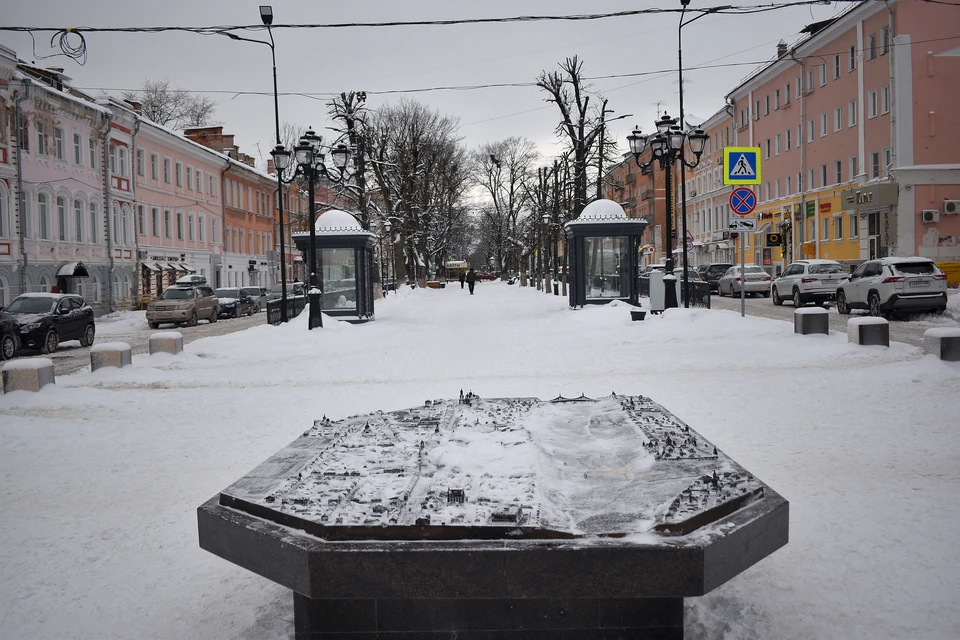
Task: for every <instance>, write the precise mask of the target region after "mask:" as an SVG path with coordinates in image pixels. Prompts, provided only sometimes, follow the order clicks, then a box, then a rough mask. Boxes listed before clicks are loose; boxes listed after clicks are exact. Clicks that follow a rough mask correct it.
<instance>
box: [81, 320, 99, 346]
mask: <svg viewBox="0 0 960 640" xmlns="http://www.w3.org/2000/svg"><path fill="white" fill-rule="evenodd" d="M96 335H97V329H96V328H95V327H94V326H93V324H88V325H87V328H86V329H84V330H83V335H82V336H81V337H80V346H81V347H89V346H90V345H92V344H93V340H94V338H95V337H96Z"/></svg>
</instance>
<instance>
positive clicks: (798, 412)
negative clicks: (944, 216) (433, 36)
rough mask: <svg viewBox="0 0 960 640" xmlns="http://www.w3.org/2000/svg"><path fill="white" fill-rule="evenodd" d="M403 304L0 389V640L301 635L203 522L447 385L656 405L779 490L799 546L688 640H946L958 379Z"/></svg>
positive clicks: (490, 294)
mask: <svg viewBox="0 0 960 640" xmlns="http://www.w3.org/2000/svg"><path fill="white" fill-rule="evenodd" d="M398 293H399V295H392V294H391V295H390V296H389V297H388V298H386V299H385V300H381V301H378V302H377V319H376V321H375V322H372V323H369V324H366V325H357V326H353V325H349V324H346V323H342V322H337V321H335V320H333V319H332V318H329V317H324V327H325V328H324V329H323V330H319V329H318V330H314V331H307V329H306V323H307V319H306V314H302V315H301V316H300V317H298V318H297V319H295V320H294V321H293V322H291V323H289V324H288V325H287V326H283V327H271V326H267V325H264V326H256V327H252V328H250V329H247V330H245V331H242V332H237V333H233V334H229V335H224V336H216V337H209V338H203V339H200V340H197V341H195V342H192V343H190V344H189V345H187V346H186V348H185V353H183V354H180V355H178V356H171V355H169V354H155V355H153V356H145V355H134V356H133V364H134V366H133V367H125V368H123V369H116V368H106V369H101V370H98V371H97V372H96V373H92V374H91V373H83V372H81V373H77V374H75V375H70V376H64V377H61V378H60V379H58V380H57V384H56V385H48V386H46V387H44V388H43V389H42V390H41V391H40V392H38V393H32V394H11V395H9V396H0V485H2V486H3V488H4V490H3V492H2V493H0V513H2V514H3V515H2V517H0V539H2V540H3V542H4V544H3V545H2V547H0V575H3V580H0V637H3V638H18V639H32V638H37V639H41V638H92V637H97V638H142V637H159V638H198V639H199V638H205V639H206V638H237V637H249V638H267V639H280V638H291V637H292V635H293V625H292V619H293V612H292V598H291V597H290V594H289V592H287V591H286V590H285V589H283V588H281V587H278V586H276V585H274V584H272V583H270V582H269V581H267V580H265V579H263V578H260V577H258V576H256V575H253V574H251V573H249V572H247V571H246V570H244V569H241V568H239V567H236V566H234V565H232V564H230V563H228V562H226V561H224V560H221V559H220V558H217V557H215V556H213V555H211V554H209V553H206V552H204V551H202V550H201V549H200V548H199V546H198V543H197V525H196V508H197V506H199V505H200V504H201V503H203V502H204V501H206V500H207V499H209V498H210V497H212V496H214V495H216V494H217V492H219V491H220V490H221V489H224V488H225V487H227V486H228V485H229V484H231V483H232V482H233V481H235V480H236V479H238V478H240V477H241V476H243V475H244V474H246V473H247V472H249V471H250V470H251V469H253V468H254V467H255V466H257V465H258V464H260V463H261V462H262V461H264V460H265V459H266V458H268V457H270V456H271V455H272V454H274V453H276V452H277V451H278V450H280V449H281V448H283V447H284V446H286V445H287V444H288V443H290V442H291V441H292V440H294V439H295V438H296V437H297V436H298V435H300V434H301V433H303V431H304V430H305V429H307V428H309V427H310V426H311V425H312V424H313V420H314V419H315V418H319V417H321V416H322V415H324V414H326V415H328V416H330V417H333V418H340V417H344V416H347V415H352V414H359V413H367V412H371V411H376V410H378V409H382V410H384V411H390V410H396V409H403V408H408V407H414V406H420V405H421V404H422V403H423V401H424V400H425V399H428V398H453V397H457V395H458V393H459V391H460V389H463V390H464V392H467V391H471V390H472V391H474V392H475V393H477V394H479V395H480V396H482V397H487V398H490V397H515V396H537V397H540V398H542V399H549V398H553V397H555V396H556V395H558V394H562V395H564V396H566V397H576V396H578V395H580V394H581V393H585V394H586V395H587V396H592V397H598V396H606V395H609V394H610V392H611V391H616V392H618V393H624V394H643V395H646V396H649V397H651V398H652V399H653V400H654V401H656V402H658V403H660V404H662V405H663V406H664V407H665V408H666V409H667V410H669V411H672V412H673V413H674V414H676V415H677V417H678V418H679V419H681V420H683V421H684V422H686V423H687V424H689V425H690V426H691V427H693V428H694V429H696V430H697V431H698V432H700V433H701V434H702V435H703V436H704V437H706V438H708V439H709V440H711V441H712V442H714V443H716V444H717V446H718V447H719V448H720V449H722V450H723V451H724V452H725V453H727V454H729V455H730V456H731V457H733V458H734V459H735V460H736V461H737V462H739V463H741V464H742V465H743V466H744V467H746V468H747V469H749V470H750V471H751V472H753V473H755V474H756V475H757V476H758V477H759V478H760V479H762V480H763V481H764V482H766V483H768V484H769V485H770V486H771V487H773V488H774V489H775V490H776V491H777V492H779V493H781V494H782V495H784V497H786V498H787V499H788V500H790V503H791V505H790V513H791V530H790V543H789V544H788V545H787V547H785V548H784V549H782V550H780V551H777V552H776V553H775V554H774V555H772V556H771V557H769V558H767V559H765V560H763V561H761V562H760V563H759V564H757V565H756V566H754V567H752V568H751V569H749V570H747V571H746V572H744V573H743V574H741V575H739V576H737V577H735V578H733V579H732V580H731V581H730V582H728V583H726V584H725V585H723V586H721V587H719V588H717V589H716V590H714V591H713V592H712V593H710V594H708V595H707V596H704V597H702V598H695V599H690V600H688V605H687V606H688V609H687V636H686V637H688V638H693V639H698V640H699V639H706V638H709V639H711V640H712V639H718V640H719V639H721V638H724V639H726V640H733V639H739V640H745V639H763V640H776V639H795V638H838V637H842V638H870V639H871V640H876V639H884V638H908V637H909V638H953V637H957V636H958V635H960V633H958V632H960V614H958V612H957V609H956V607H955V605H954V603H955V602H956V601H957V600H958V599H960V580H957V578H956V568H957V567H958V566H960V545H957V544H956V535H957V531H958V530H960V501H958V500H957V497H956V490H957V486H958V481H960V465H958V464H957V460H958V459H960V438H958V437H957V432H956V426H957V415H958V404H957V402H958V400H957V398H958V395H957V389H958V388H960V363H947V362H942V361H940V360H937V359H936V358H934V357H932V356H923V354H922V351H921V350H920V349H918V348H915V347H912V346H909V345H904V344H901V343H892V344H891V346H890V348H889V349H882V348H870V349H865V348H862V347H857V346H856V345H852V344H848V343H847V338H846V336H845V335H843V334H841V333H837V334H831V335H829V336H816V337H811V336H801V335H796V334H794V333H793V327H792V326H791V324H790V323H789V322H783V321H777V320H769V319H764V318H751V317H747V318H740V317H739V314H738V313H736V312H728V311H719V310H707V309H671V310H670V311H667V312H666V313H664V314H663V315H662V316H650V315H648V316H647V319H646V320H645V321H644V322H631V321H630V314H629V310H628V308H626V307H624V306H623V305H618V306H613V305H608V306H606V307H588V308H585V309H582V310H577V311H571V310H569V309H568V308H567V303H566V300H565V299H563V298H561V297H554V296H550V295H545V294H543V293H542V292H537V291H536V290H535V289H530V288H519V287H516V286H513V287H511V286H508V285H506V284H505V283H504V284H502V283H497V282H492V283H487V282H484V283H482V284H481V285H480V286H479V287H478V288H477V294H476V295H474V296H470V295H469V294H468V293H467V292H466V291H463V290H461V289H460V288H459V287H447V288H446V289H442V290H420V289H417V290H413V289H409V288H403V289H401V290H400V291H399V292H398ZM956 304H957V296H956V295H953V296H951V308H954V309H955V308H956V307H955V305H956ZM128 317H131V316H127V315H124V316H122V317H121V319H119V320H118V321H117V322H126V319H127V318H128ZM145 324H146V323H145V321H144V325H145ZM108 326H110V322H109V321H106V322H105V321H102V320H100V321H98V332H99V333H101V335H103V333H104V332H103V328H104V327H108ZM108 333H109V330H108ZM120 333H122V332H120ZM584 444H586V445H588V446H589V443H584ZM564 450H565V445H564V443H563V442H556V443H555V446H554V447H553V449H552V450H547V449H544V450H543V451H541V452H539V453H538V454H537V456H538V457H540V456H542V459H547V458H550V457H551V456H555V455H561V454H562V453H563V452H564ZM536 459H537V458H536V457H535V458H534V460H536ZM632 464H637V465H642V464H644V460H643V457H642V456H640V457H638V458H637V459H636V460H634V461H633V462H632ZM577 488H578V487H576V486H575V485H574V486H567V487H561V489H562V490H564V491H576V490H577ZM557 579H566V576H558V577H557Z"/></svg>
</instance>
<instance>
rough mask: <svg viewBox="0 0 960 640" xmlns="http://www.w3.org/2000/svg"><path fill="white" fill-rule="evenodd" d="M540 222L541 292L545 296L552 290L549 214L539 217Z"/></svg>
mask: <svg viewBox="0 0 960 640" xmlns="http://www.w3.org/2000/svg"><path fill="white" fill-rule="evenodd" d="M540 220H541V222H543V241H542V244H543V252H544V254H545V255H544V257H543V292H544V293H546V294H547V295H549V294H550V289H552V288H553V281H552V277H551V274H550V234H552V233H553V229H552V227H551V226H550V214H549V213H544V214H543V215H542V216H540Z"/></svg>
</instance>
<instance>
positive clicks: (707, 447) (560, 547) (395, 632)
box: [197, 394, 789, 640]
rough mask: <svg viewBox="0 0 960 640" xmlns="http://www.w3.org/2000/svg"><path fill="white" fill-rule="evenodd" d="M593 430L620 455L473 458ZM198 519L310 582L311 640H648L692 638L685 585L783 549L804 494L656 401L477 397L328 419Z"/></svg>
mask: <svg viewBox="0 0 960 640" xmlns="http://www.w3.org/2000/svg"><path fill="white" fill-rule="evenodd" d="M524 425H531V427H532V428H531V429H529V430H527V429H526V428H525V426H524ZM581 430H586V431H588V432H589V433H591V434H592V437H593V438H594V439H595V441H596V442H595V444H597V445H598V446H601V447H602V448H603V449H604V450H605V451H607V452H608V453H609V454H610V456H609V458H606V457H605V461H603V460H600V459H597V458H595V457H594V456H593V455H592V454H591V451H592V449H591V448H590V446H586V447H584V450H583V451H578V450H577V447H576V446H575V445H572V444H570V443H569V442H568V441H567V440H566V439H564V440H563V442H564V443H565V444H564V446H563V447H562V448H560V449H558V450H556V451H551V452H550V454H549V455H548V456H546V457H545V458H543V459H541V460H540V464H541V467H540V469H539V470H540V473H533V472H527V473H525V472H523V471H520V469H519V468H514V469H511V470H510V471H508V472H503V473H501V472H500V471H499V470H498V469H499V466H498V465H497V464H492V463H488V464H484V463H482V462H479V463H478V464H477V468H475V469H474V468H471V467H469V466H468V463H467V462H465V461H469V460H472V459H474V458H476V457H477V455H473V456H471V455H469V454H471V453H476V454H479V452H480V451H484V450H488V449H487V448H486V447H489V445H490V443H500V444H502V446H503V447H504V454H503V455H504V456H510V455H514V454H512V453H511V452H516V451H521V452H522V451H523V449H522V448H523V447H526V446H527V445H531V447H533V446H543V445H546V444H547V443H549V442H554V438H566V437H571V438H573V440H574V441H575V440H578V439H581V438H580V431H581ZM476 443H483V446H482V447H481V448H480V449H477V450H476V451H475V452H474V451H473V450H471V449H470V447H471V446H474V445H475V444H476ZM477 446H479V445H477ZM518 448H519V449H518ZM532 450H533V449H532V448H531V451H532ZM465 454H466V455H465ZM445 455H446V456H449V457H450V458H451V459H452V460H456V461H457V463H456V464H449V465H447V464H445V463H444V462H443V460H444V456H445ZM516 455H519V454H516ZM524 455H526V454H524ZM404 461H407V462H409V463H411V464H408V465H405V463H404ZM542 465H547V466H550V470H549V472H548V471H545V470H542ZM529 466H530V467H531V468H536V467H538V465H534V464H531V465H529ZM555 474H560V475H564V474H565V475H567V476H568V477H569V479H570V480H572V481H574V484H573V485H564V486H575V487H577V490H576V491H575V492H574V493H575V494H578V495H572V496H569V497H564V498H563V499H560V498H558V497H557V496H556V495H555V494H554V493H553V486H552V480H554V475H555ZM515 496H516V498H514V497H515ZM624 499H626V500H629V504H628V509H627V510H628V511H629V513H624V512H623V505H622V503H621V501H622V500H624ZM197 515H198V524H199V539H200V546H201V547H202V548H203V549H206V550H207V551H210V552H212V553H214V554H216V555H218V556H220V557H222V558H224V559H226V560H229V561H231V562H234V563H236V564H238V565H240V566H242V567H245V568H247V569H249V570H250V571H253V572H254V573H257V574H259V575H261V576H263V577H265V578H268V579H269V580H272V581H274V582H277V583H278V584H281V585H284V586H286V587H288V588H289V589H291V590H292V591H293V592H294V614H295V615H294V617H295V622H294V626H295V635H296V638H297V639H298V640H305V639H307V638H317V639H319V638H325V639H338V640H340V639H342V640H347V639H351V640H373V639H377V640H414V639H417V640H440V639H443V640H454V639H456V640H481V639H482V640H541V639H542V640H548V639H549V640H554V639H561V638H563V639H571V640H573V639H576V640H607V639H609V640H616V639H622V640H640V639H654V638H656V639H682V638H683V634H684V631H683V598H685V597H688V596H700V595H703V594H705V593H708V592H709V591H711V590H712V589H714V588H716V587H717V586H719V585H721V584H723V583H724V582H726V581H727V580H729V579H731V578H733V577H734V576H736V575H737V574H738V573H740V572H742V571H743V570H745V569H746V568H748V567H750V566H751V565H753V564H755V563H756V562H758V561H760V560H761V559H763V558H764V557H766V556H767V555H769V554H771V553H773V552H774V551H776V550H777V549H778V548H780V547H782V546H783V545H785V544H786V543H787V539H788V519H789V505H788V503H787V501H786V500H784V499H783V498H782V497H781V496H780V495H778V494H777V493H776V492H774V491H773V490H772V489H770V487H768V486H767V485H765V484H763V483H762V482H760V481H759V480H758V479H756V478H755V477H754V476H753V475H752V474H750V473H749V472H747V471H746V470H745V469H743V468H742V467H740V466H739V465H737V464H736V463H735V462H734V461H733V460H731V459H730V458H729V457H727V456H726V455H724V454H723V453H722V452H720V451H718V450H717V448H716V447H715V446H714V445H713V444H711V443H710V442H708V441H707V440H706V439H705V438H703V437H702V436H701V435H700V434H698V433H696V432H694V431H693V430H692V429H690V428H689V427H688V426H687V425H685V424H683V423H682V422H680V421H679V420H677V419H676V418H675V417H674V416H673V415H672V414H669V413H668V412H666V411H665V410H664V409H663V408H662V407H660V406H659V405H657V404H656V403H653V402H652V401H651V400H649V399H648V398H644V397H642V396H632V397H631V396H613V397H611V398H606V399H602V400H598V401H593V400H590V399H588V398H578V399H574V400H570V399H565V398H558V399H555V400H554V401H551V402H549V403H546V402H541V401H539V400H537V399H535V398H527V399H495V400H490V401H481V400H480V399H478V398H476V397H475V396H473V397H471V396H470V395H469V394H468V396H467V397H466V398H461V400H460V401H459V402H456V401H432V402H431V401H427V403H426V404H425V405H424V407H421V408H417V409H410V410H407V411H401V412H394V413H392V414H384V413H380V412H378V413H376V414H369V415H364V416H352V417H350V418H347V419H346V420H343V421H339V422H331V421H329V420H327V419H323V420H318V421H316V423H315V424H314V427H313V428H312V429H309V430H308V431H307V432H305V433H304V435H303V436H302V437H301V438H298V439H297V440H296V441H294V442H293V443H291V445H290V446H288V447H287V448H285V449H283V450H282V451H280V452H279V453H277V454H276V455H274V456H273V457H271V458H270V459H269V460H267V461H266V462H265V463H263V464H262V465H260V466H259V467H257V468H256V469H255V470H253V471H252V472H251V473H249V474H248V475H247V476H245V477H244V478H242V479H240V480H239V481H237V482H236V483H234V484H233V485H231V486H230V487H228V488H227V489H225V490H224V491H222V492H221V493H220V494H219V495H217V496H214V497H213V498H211V499H210V500H209V501H208V502H206V503H205V504H203V505H202V506H200V507H199V509H198V514H197Z"/></svg>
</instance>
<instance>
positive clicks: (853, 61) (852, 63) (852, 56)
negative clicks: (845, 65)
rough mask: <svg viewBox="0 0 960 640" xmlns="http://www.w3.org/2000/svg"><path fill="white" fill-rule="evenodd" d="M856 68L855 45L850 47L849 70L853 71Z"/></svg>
mask: <svg viewBox="0 0 960 640" xmlns="http://www.w3.org/2000/svg"><path fill="white" fill-rule="evenodd" d="M856 68H857V47H856V46H852V47H850V71H854V70H856Z"/></svg>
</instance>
